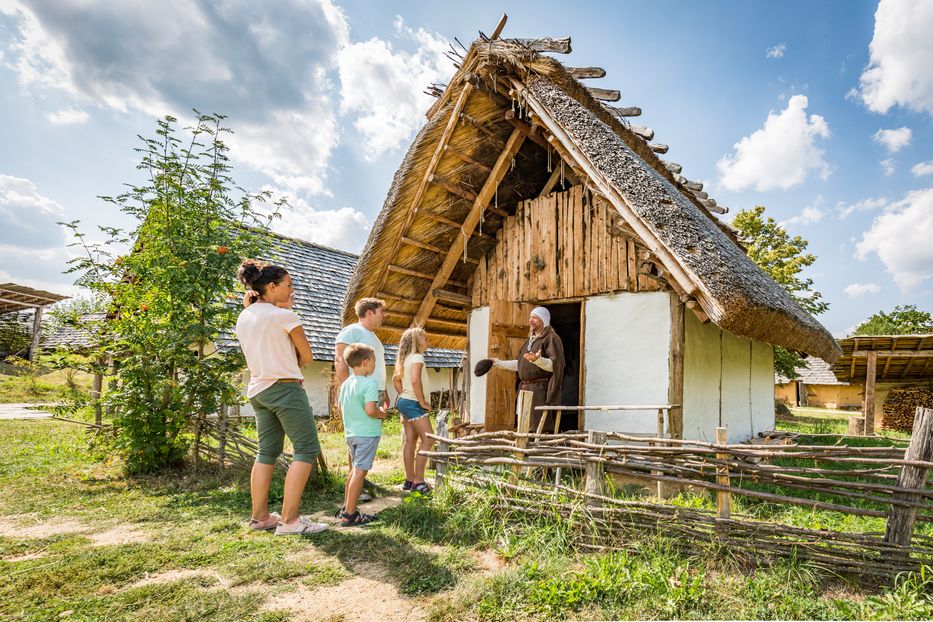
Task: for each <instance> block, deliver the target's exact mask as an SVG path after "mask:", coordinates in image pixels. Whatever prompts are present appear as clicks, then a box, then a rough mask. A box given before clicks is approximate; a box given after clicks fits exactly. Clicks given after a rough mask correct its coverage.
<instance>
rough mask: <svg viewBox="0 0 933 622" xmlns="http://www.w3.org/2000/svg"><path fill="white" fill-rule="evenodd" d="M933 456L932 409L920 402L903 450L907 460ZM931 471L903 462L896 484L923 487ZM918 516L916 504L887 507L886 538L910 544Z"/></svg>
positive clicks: (904, 496) (906, 496)
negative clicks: (905, 464) (906, 464)
mask: <svg viewBox="0 0 933 622" xmlns="http://www.w3.org/2000/svg"><path fill="white" fill-rule="evenodd" d="M931 459H933V409H931V408H923V407H922V406H918V407H917V414H916V415H914V427H913V431H912V432H911V435H910V445H908V446H907V450H906V451H905V452H904V460H923V461H930V460H931ZM928 473H929V469H925V468H921V467H912V466H903V467H901V473H900V475H899V476H898V478H897V485H898V487H900V488H915V489H917V490H922V489H923V488H924V487H926V481H927V475H928ZM893 500H894V501H917V500H919V497H917V495H914V494H912V493H909V492H896V493H894V495H893ZM916 519H917V508H915V507H906V506H903V505H894V504H892V505H891V509H890V510H888V525H887V529H886V530H885V533H884V541H885V542H887V543H888V544H895V545H897V546H904V547H908V546H910V541H911V538H912V537H913V535H914V523H915V522H916ZM908 555H909V554H908Z"/></svg>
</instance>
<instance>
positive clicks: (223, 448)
mask: <svg viewBox="0 0 933 622" xmlns="http://www.w3.org/2000/svg"><path fill="white" fill-rule="evenodd" d="M230 408H231V407H230V406H228V405H226V404H224V405H223V406H221V407H220V413H219V417H220V421H218V422H217V423H218V427H219V428H220V446H219V447H218V453H219V454H220V468H221V469H223V468H225V467H226V466H227V465H226V461H227V416H228V414H229V412H230Z"/></svg>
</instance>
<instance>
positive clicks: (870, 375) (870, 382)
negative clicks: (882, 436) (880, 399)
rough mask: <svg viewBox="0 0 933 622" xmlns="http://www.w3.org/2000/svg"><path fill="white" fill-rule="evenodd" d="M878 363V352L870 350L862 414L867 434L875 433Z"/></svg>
mask: <svg viewBox="0 0 933 622" xmlns="http://www.w3.org/2000/svg"><path fill="white" fill-rule="evenodd" d="M877 365H878V352H877V351H876V350H871V351H869V352H868V365H867V366H866V370H865V395H864V399H863V402H862V414H863V415H864V416H865V435H866V436H871V435H872V434H874V433H875V371H876V369H877Z"/></svg>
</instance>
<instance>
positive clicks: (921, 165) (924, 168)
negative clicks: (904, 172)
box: [910, 160, 933, 177]
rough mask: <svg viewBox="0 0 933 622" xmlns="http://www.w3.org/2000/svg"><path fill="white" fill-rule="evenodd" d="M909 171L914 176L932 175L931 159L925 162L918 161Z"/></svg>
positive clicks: (932, 163) (932, 165) (932, 164)
mask: <svg viewBox="0 0 933 622" xmlns="http://www.w3.org/2000/svg"><path fill="white" fill-rule="evenodd" d="M910 172H911V173H913V174H914V177H922V176H923V175H933V160H927V161H926V162H918V163H917V164H914V165H913V167H911V169H910Z"/></svg>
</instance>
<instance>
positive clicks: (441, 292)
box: [418, 289, 473, 307]
mask: <svg viewBox="0 0 933 622" xmlns="http://www.w3.org/2000/svg"><path fill="white" fill-rule="evenodd" d="M432 293H433V294H434V297H435V298H437V299H438V300H443V301H444V302H449V303H451V304H455V305H460V306H464V307H469V306H471V305H472V304H473V299H472V298H470V297H469V296H467V295H466V294H458V293H457V292H452V291H449V290H446V289H435V290H432ZM418 302H419V303H420V302H421V301H420V300H419V301H418Z"/></svg>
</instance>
